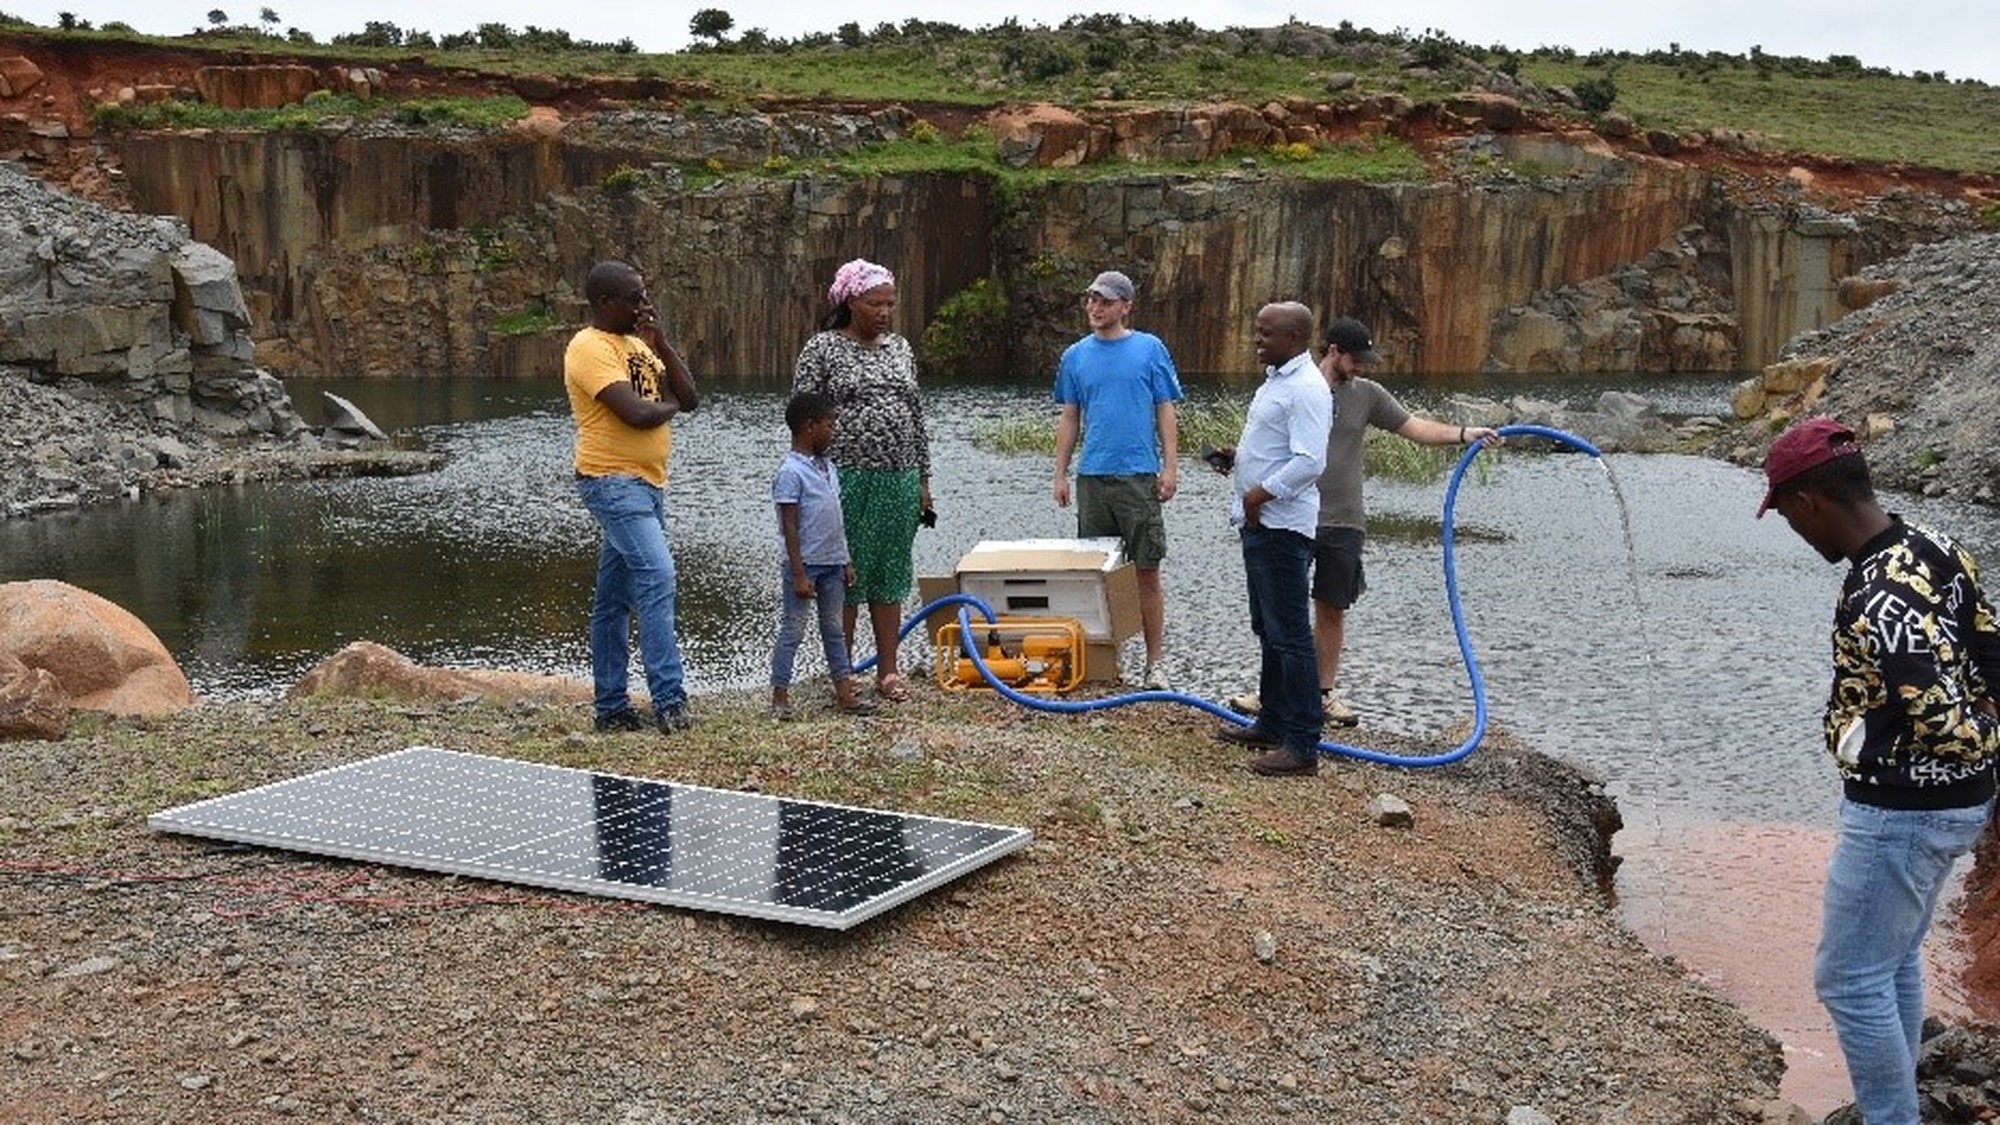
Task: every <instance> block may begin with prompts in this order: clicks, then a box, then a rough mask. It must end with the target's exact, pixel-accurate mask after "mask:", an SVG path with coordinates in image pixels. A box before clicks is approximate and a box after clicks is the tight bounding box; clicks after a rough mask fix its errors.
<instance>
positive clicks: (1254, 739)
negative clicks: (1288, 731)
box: [1215, 723, 1283, 747]
mask: <svg viewBox="0 0 2000 1125" xmlns="http://www.w3.org/2000/svg"><path fill="white" fill-rule="evenodd" d="M1215 740H1216V741H1217V742H1227V743H1229V744H1230V745H1232V746H1249V747H1258V746H1281V745H1283V743H1282V742H1281V741H1280V740H1279V738H1278V736H1277V735H1275V734H1265V733H1264V732H1263V731H1261V730H1258V729H1257V727H1256V726H1255V725H1254V724H1253V725H1251V726H1247V727H1239V726H1237V725H1236V724H1235V723H1224V724H1223V725H1221V726H1219V727H1217V728H1215Z"/></svg>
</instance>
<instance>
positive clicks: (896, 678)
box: [875, 672, 910, 703]
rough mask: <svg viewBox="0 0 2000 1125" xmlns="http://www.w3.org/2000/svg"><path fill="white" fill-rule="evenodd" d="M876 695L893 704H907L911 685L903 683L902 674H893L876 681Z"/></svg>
mask: <svg viewBox="0 0 2000 1125" xmlns="http://www.w3.org/2000/svg"><path fill="white" fill-rule="evenodd" d="M875 694H876V696H877V697H879V698H882V699H886V700H888V701H889V702H891V703H906V702H908V701H909V698H910V685H908V684H906V683H904V682H903V676H902V673H900V672H891V673H889V674H888V675H886V676H883V677H882V678H881V679H879V680H876V681H875Z"/></svg>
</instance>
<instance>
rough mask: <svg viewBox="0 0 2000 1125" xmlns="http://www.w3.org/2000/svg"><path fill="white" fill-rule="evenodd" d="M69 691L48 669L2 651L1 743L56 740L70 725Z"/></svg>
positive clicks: (0, 675) (0, 667) (0, 678)
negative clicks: (21, 740) (31, 666)
mask: <svg viewBox="0 0 2000 1125" xmlns="http://www.w3.org/2000/svg"><path fill="white" fill-rule="evenodd" d="M69 711H70V707H69V693H68V692H66V691H64V690H63V689H62V685H61V684H59V683H57V682H56V678H55V677H54V676H52V675H50V674H49V671H48V669H46V668H30V667H28V666H27V665H26V664H23V663H21V659H20V657H17V656H10V655H8V654H7V653H4V652H0V742H4V741H6V740H8V739H13V738H39V739H44V740H53V739H58V738H61V737H62V734H63V730H64V728H66V727H68V726H69Z"/></svg>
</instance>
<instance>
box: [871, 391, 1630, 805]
mask: <svg viewBox="0 0 2000 1125" xmlns="http://www.w3.org/2000/svg"><path fill="white" fill-rule="evenodd" d="M1498 432H1499V433H1500V435H1501V436H1502V437H1511V436H1514V435H1517V434H1519V435H1527V436H1532V437H1541V438H1547V439H1548V440H1550V441H1553V442H1556V443H1557V444H1560V445H1566V446H1568V447H1570V448H1571V449H1574V450H1576V451H1578V452H1580V453H1587V454H1589V455H1590V456H1592V457H1596V458H1599V459H1602V458H1603V456H1604V454H1603V453H1601V452H1599V451H1598V449H1597V447H1596V446H1594V445H1592V444H1590V443H1589V442H1587V441H1585V440H1584V439H1582V438H1580V437H1577V436H1576V435H1575V434H1570V433H1565V432H1564V431H1562V430H1557V429H1551V428H1549V427H1547V426H1531V425H1514V426H1502V427H1500V429H1499V431H1498ZM1484 448H1485V446H1483V445H1481V444H1480V443H1478V442H1474V443H1473V444H1471V445H1469V446H1466V448H1465V452H1464V453H1463V454H1461V455H1460V456H1459V458H1458V464H1457V465H1455V466H1453V467H1452V470H1451V481H1450V483H1449V484H1447V485H1446V487H1445V492H1444V517H1443V521H1442V524H1443V526H1442V538H1443V540H1444V589H1445V600H1446V601H1447V602H1448V603H1449V604H1450V606H1451V627H1452V631H1453V632H1454V633H1455V634H1456V635H1457V637H1458V653H1459V657H1460V659H1462V660H1463V661H1464V662H1465V673H1466V677H1467V678H1468V679H1469V680H1470V681H1471V684H1472V733H1471V734H1469V735H1467V736H1466V739H1465V741H1464V742H1462V743H1460V744H1459V746H1458V747H1457V748H1456V749H1454V750H1448V751H1445V752H1443V753H1439V754H1428V755H1403V754H1385V753H1383V752H1381V751H1380V750H1370V749H1367V748H1366V747H1361V746H1347V745H1344V744H1342V743H1339V742H1333V741H1330V740H1329V741H1324V742H1321V743H1320V744H1319V752H1320V753H1321V754H1325V755H1328V756H1339V757H1344V758H1355V759H1359V760H1360V761H1364V762H1373V763H1375V764H1377V765H1384V766H1400V767H1402V768H1405V769H1419V768H1426V767H1430V766H1444V765H1450V764H1451V763H1453V762H1456V761H1458V760H1459V759H1461V758H1464V757H1465V756H1466V755H1468V754H1470V753H1472V752H1473V751H1474V750H1475V749H1477V748H1478V747H1479V741H1480V739H1482V738H1484V737H1485V735H1486V683H1485V681H1484V680H1483V679H1481V678H1480V675H1479V661H1478V659H1477V658H1475V657H1474V656H1473V654H1472V640H1471V638H1470V637H1469V636H1468V635H1467V634H1466V631H1465V610H1464V608H1463V607H1462V606H1461V605H1460V604H1459V598H1458V566H1457V562H1456V559H1455V556H1454V553H1453V550H1452V526H1453V513H1454V511H1455V510H1456V508H1457V506H1458V486H1459V482H1460V481H1462V480H1463V479H1464V478H1465V470H1466V469H1468V468H1470V467H1471V465H1472V462H1473V459H1474V458H1476V457H1478V456H1479V453H1480V451H1481V450H1482V449H1484ZM950 605H956V606H958V607H959V609H958V637H959V644H960V646H961V647H962V648H963V649H964V650H965V655H966V656H967V657H969V658H970V659H971V660H972V664H973V667H975V668H977V669H979V675H980V677H981V678H983V679H984V680H985V681H986V683H987V686H989V687H991V688H992V689H993V690H994V691H996V692H999V693H1000V695H1001V696H1003V697H1004V698H1006V699H1009V700H1011V701H1013V702H1014V703H1017V704H1020V705H1021V706H1023V707H1027V708H1031V709H1033V710H1036V711H1051V712H1054V713H1056V714H1061V715H1077V714H1082V713H1084V712H1088V711H1102V710H1105V709H1107V708H1111V707H1126V706H1129V705H1131V704H1134V703H1179V704H1182V705H1184V706H1188V707H1193V708H1195V709H1196V710H1198V711H1206V712H1208V713H1209V714H1211V715H1214V716H1215V717H1216V718H1218V719H1221V720H1223V721H1224V722H1230V723H1235V724H1237V725H1238V726H1249V725H1250V724H1251V722H1252V721H1253V720H1251V719H1249V718H1247V717H1245V716H1243V715H1239V714H1237V713H1236V712H1234V711H1231V710H1230V709H1229V708H1227V707H1223V706H1220V705H1218V704H1215V703H1210V702H1209V701H1208V700H1206V699H1202V698H1200V697H1198V696H1193V695H1188V694H1186V693H1185V692H1178V691H1136V692H1129V693H1126V694H1124V695H1111V696H1105V697H1103V698H1101V699H1084V700H1069V699H1042V698H1039V697H1036V696H1032V695H1027V694H1025V693H1022V692H1018V691H1015V690H1014V689H1013V688H1012V687H1009V686H1008V685H1006V684H1004V683H1001V682H1000V679H999V677H997V676H995V675H994V674H993V670H992V669H991V668H988V667H987V666H986V660H985V658H984V657H983V656H981V655H980V653H979V649H978V646H977V645H975V644H974V643H973V630H972V611H973V610H974V609H977V610H978V611H979V612H980V613H981V614H983V615H984V616H985V619H986V620H987V621H988V622H992V621H997V620H999V618H998V617H997V616H996V615H995V614H994V612H993V608H992V607H991V606H989V605H987V604H986V603H985V602H983V601H981V600H980V599H978V598H976V597H973V596H972V595H971V594H946V595H945V596H944V597H941V598H938V599H937V600H936V601H933V602H930V603H928V604H926V605H924V606H922V607H920V608H918V610H917V612H916V613H915V614H914V615H912V616H911V617H910V619H909V620H908V621H906V622H904V623H903V627H902V629H901V630H900V631H898V632H897V634H896V637H897V639H898V640H899V641H900V640H901V639H902V638H904V637H906V636H908V635H909V634H910V630H912V629H914V628H916V627H917V625H918V624H919V623H921V622H922V621H923V620H924V619H925V618H927V617H929V616H930V615H931V614H932V613H933V612H935V611H937V610H939V609H942V608H944V607H946V606H950ZM874 663H875V658H874V657H869V658H868V659H867V660H864V661H862V662H861V663H859V664H856V665H855V671H857V672H864V671H867V670H868V669H869V668H871V667H873V666H874Z"/></svg>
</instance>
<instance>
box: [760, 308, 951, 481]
mask: <svg viewBox="0 0 2000 1125" xmlns="http://www.w3.org/2000/svg"><path fill="white" fill-rule="evenodd" d="M800 391H813V392H816V393H818V394H823V395H825V396H827V397H828V398H829V399H832V400H833V405H834V407H835V408H836V409H838V410H839V411H840V423H839V425H838V426H837V427H836V428H835V430H834V435H833V448H832V449H830V450H828V451H827V453H828V455H829V456H830V457H832V458H833V461H834V463H835V464H837V465H839V466H841V467H842V468H862V469H917V470H919V471H920V472H921V474H922V475H923V476H926V477H928V476H929V475H930V472H931V440H930V434H929V432H928V431H927V430H926V429H925V428H924V398H923V394H922V392H920V391H919V390H918V389H917V363H916V357H915V355H913V354H912V353H911V351H910V342H909V341H908V340H905V339H903V338H902V337H901V336H898V335H896V334H895V333H893V332H891V333H888V334H887V335H885V336H883V337H882V339H881V341H880V342H879V344H878V346H876V347H868V346H866V345H863V344H860V343H857V342H855V341H854V340H853V339H852V338H850V337H849V336H848V335H847V334H846V333H844V332H840V331H838V330H834V329H829V330H827V331H825V332H820V333H817V334H815V335H814V336H813V338H812V339H810V340H807V341H806V346H805V349H804V350H803V351H801V352H799V364H798V371H797V372H796V374H795V375H794V376H793V378H792V392H793V393H794V394H796V393H798V392H800Z"/></svg>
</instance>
